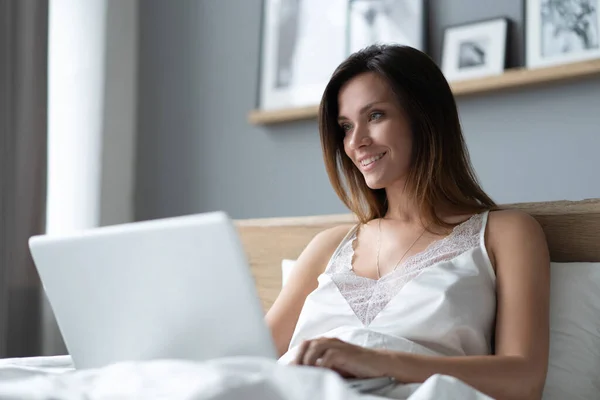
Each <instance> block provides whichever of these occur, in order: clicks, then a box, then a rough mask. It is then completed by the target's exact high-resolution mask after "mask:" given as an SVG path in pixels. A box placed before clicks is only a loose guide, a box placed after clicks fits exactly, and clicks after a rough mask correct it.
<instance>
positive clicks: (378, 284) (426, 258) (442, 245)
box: [325, 214, 483, 326]
mask: <svg viewBox="0 0 600 400" xmlns="http://www.w3.org/2000/svg"><path fill="white" fill-rule="evenodd" d="M482 224H483V214H476V215H474V216H472V217H471V218H469V219H468V220H467V221H465V222H463V223H462V224H460V225H457V226H456V227H455V228H454V230H453V231H452V232H451V233H450V234H449V235H448V236H446V237H444V238H442V239H439V240H437V241H435V242H433V243H431V244H430V245H429V247H427V248H426V249H425V250H424V251H422V252H420V253H417V254H415V255H413V256H411V257H409V258H407V259H406V260H405V261H404V262H403V263H402V264H400V265H399V266H398V268H397V269H396V270H395V271H393V272H390V273H388V274H386V275H384V276H382V277H381V278H380V279H379V280H375V279H370V278H366V277H363V276H359V275H356V274H355V273H354V271H353V270H352V259H353V257H354V242H355V240H356V230H355V231H354V233H353V234H351V235H350V236H349V237H348V238H347V240H346V242H345V243H343V244H342V245H341V246H340V249H339V251H338V252H337V254H336V256H335V257H334V259H333V260H332V261H331V263H330V265H329V267H328V268H327V271H326V272H325V273H326V274H327V275H329V276H330V278H331V280H332V281H333V282H334V283H335V285H336V286H337V287H338V290H339V291H340V293H341V294H342V296H344V298H345V299H346V301H347V302H348V304H349V305H350V307H351V308H352V310H353V311H354V313H355V314H356V316H357V317H358V319H359V320H360V321H361V322H362V323H363V324H364V325H365V326H368V325H369V324H370V323H371V322H372V321H373V319H374V318H375V317H376V316H377V314H379V312H381V310H383V309H384V308H385V306H386V305H387V304H388V303H389V302H390V300H392V298H393V297H394V296H396V294H398V292H400V290H401V289H402V288H403V287H404V285H406V284H407V283H408V282H409V281H410V280H411V279H413V278H414V277H415V276H417V275H418V274H419V273H420V272H422V271H423V270H424V269H425V268H427V267H429V266H431V265H434V264H437V263H439V262H442V261H448V260H451V259H453V258H455V257H457V256H459V255H461V254H462V253H464V252H466V251H468V250H470V249H472V248H475V247H477V246H479V243H480V234H481V233H480V232H481V228H482V226H483V225H482Z"/></svg>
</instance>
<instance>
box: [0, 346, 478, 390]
mask: <svg viewBox="0 0 600 400" xmlns="http://www.w3.org/2000/svg"><path fill="white" fill-rule="evenodd" d="M377 395H379V396H384V397H389V398H396V399H410V400H425V399H436V400H445V399H461V400H484V399H489V397H487V396H485V395H483V394H481V393H480V392H478V391H476V390H474V389H472V388H470V387H469V386H467V385H465V384H464V383H462V382H460V381H459V380H457V379H454V378H451V377H448V376H441V375H436V376H433V377H431V378H430V379H429V380H428V381H427V382H425V383H424V384H422V385H395V386H394V387H390V388H388V389H386V390H384V391H383V392H380V393H377ZM377 395H375V394H368V395H367V394H360V393H358V392H355V391H353V390H351V389H349V388H348V387H346V384H345V383H344V381H343V380H342V379H341V378H340V377H339V376H338V375H337V374H335V373H334V372H331V371H327V370H324V369H320V368H307V367H291V366H284V365H281V364H277V363H276V362H275V361H272V360H266V359H259V358H231V359H220V360H214V361H208V362H186V361H179V360H160V361H146V362H122V363H116V364H113V365H110V366H107V367H104V368H100V369H95V370H84V371H75V370H73V368H72V364H71V359H70V357H68V356H58V357H35V358H23V359H7V360H2V361H0V399H2V400H8V399H19V400H34V399H35V400H42V399H44V400H48V399H52V400H59V399H60V400H83V399H85V400H96V399H145V400H152V399H173V400H192V399H194V400H198V399H211V400H212V399H219V400H229V399H248V400H300V399H306V400H315V399H328V400H337V399H340V400H341V399H348V400H352V399H375V398H379V399H380V398H381V397H379V396H377Z"/></svg>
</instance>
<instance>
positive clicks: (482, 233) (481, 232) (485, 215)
mask: <svg viewBox="0 0 600 400" xmlns="http://www.w3.org/2000/svg"><path fill="white" fill-rule="evenodd" d="M489 215H490V211H489V210H487V211H484V212H483V215H482V216H481V229H480V230H479V242H480V245H481V246H483V248H485V227H486V226H487V222H488V217H489Z"/></svg>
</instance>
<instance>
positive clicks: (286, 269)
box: [281, 259, 296, 287]
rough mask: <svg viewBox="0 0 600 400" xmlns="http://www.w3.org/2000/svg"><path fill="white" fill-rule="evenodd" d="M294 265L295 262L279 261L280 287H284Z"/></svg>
mask: <svg viewBox="0 0 600 400" xmlns="http://www.w3.org/2000/svg"><path fill="white" fill-rule="evenodd" d="M295 263H296V260H288V259H283V260H282V261H281V286H282V287H283V286H285V284H286V282H287V280H288V277H289V276H290V272H291V271H292V268H293V267H294V264H295Z"/></svg>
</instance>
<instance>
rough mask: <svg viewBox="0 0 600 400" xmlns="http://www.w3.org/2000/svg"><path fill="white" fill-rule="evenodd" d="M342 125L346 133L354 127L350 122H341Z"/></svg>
mask: <svg viewBox="0 0 600 400" xmlns="http://www.w3.org/2000/svg"><path fill="white" fill-rule="evenodd" d="M340 127H341V128H342V130H343V131H344V132H345V133H346V132H349V131H350V129H352V127H351V126H350V124H341V125H340Z"/></svg>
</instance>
